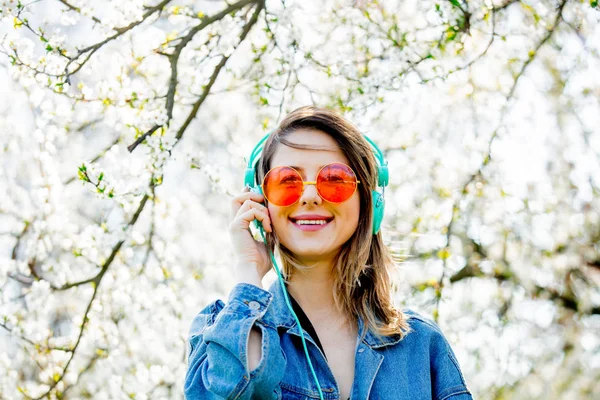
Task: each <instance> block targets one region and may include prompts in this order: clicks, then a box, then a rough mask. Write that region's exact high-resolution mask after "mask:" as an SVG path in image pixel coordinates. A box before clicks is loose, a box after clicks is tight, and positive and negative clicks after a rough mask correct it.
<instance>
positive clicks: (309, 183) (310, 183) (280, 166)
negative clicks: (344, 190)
mask: <svg viewBox="0 0 600 400" xmlns="http://www.w3.org/2000/svg"><path fill="white" fill-rule="evenodd" d="M332 164H342V165H344V166H346V167H348V168H349V169H350V171H352V173H353V174H354V176H356V172H354V170H353V169H352V167H351V166H349V165H348V164H346V163H343V162H338V161H335V162H332V163H329V164H326V165H323V166H322V167H321V168H320V169H319V171H318V172H317V176H319V174H320V173H321V171H322V170H323V168H325V167H328V166H330V165H332ZM282 167H285V168H290V169H293V170H294V171H296V173H297V174H298V176H299V177H300V180H302V174H300V172H298V170H297V169H295V168H292V167H290V166H287V165H279V166H277V167H273V168H271V169H270V170H269V171H267V173H266V174H265V176H264V177H263V179H262V183H261V184H260V189H261V191H262V193H263V196H265V199H266V200H267V201H269V202H271V201H270V200H269V198H268V197H267V194H266V193H265V188H264V184H265V178H266V177H267V176H268V175H269V173H270V172H271V171H273V170H274V169H276V168H282ZM359 184H360V181H359V180H358V179H357V180H356V186H355V187H354V192H352V194H351V195H350V196H348V198H347V199H346V200H344V201H341V202H339V203H336V202H333V201H329V200H327V199H325V198H324V197H323V196H321V193H320V192H319V187H318V186H317V194H318V195H319V197H320V198H322V199H323V200H325V201H326V202H328V203H332V204H343V203H345V202H346V201H348V200H350V197H352V196H353V195H354V193H355V192H356V190H357V189H358V185H359ZM306 185H315V186H316V185H317V181H305V180H302V193H300V196H298V199H297V200H296V201H295V202H293V203H292V204H290V205H287V206H278V205H277V204H275V203H273V202H271V203H273V205H276V206H277V207H290V206H293V205H294V204H296V203H297V202H298V201H299V200H300V198H301V197H302V194H304V187H305V186H306Z"/></svg>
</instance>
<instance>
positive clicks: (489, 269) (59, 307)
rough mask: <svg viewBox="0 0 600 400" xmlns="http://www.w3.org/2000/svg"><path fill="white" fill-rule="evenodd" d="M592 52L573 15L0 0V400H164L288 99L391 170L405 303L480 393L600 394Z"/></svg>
mask: <svg viewBox="0 0 600 400" xmlns="http://www.w3.org/2000/svg"><path fill="white" fill-rule="evenodd" d="M599 51H600V11H599V9H598V2H597V1H588V0H585V1H583V0H530V1H525V0H523V1H517V0H473V1H466V0H447V1H444V0H438V1H426V0H412V1H409V0H406V1H398V0H396V1H392V0H390V1H366V0H363V1H358V0H357V1H354V2H350V1H347V0H346V1H343V0H337V1H291V0H288V1H286V0H281V1H278V0H273V1H267V2H265V1H263V0H240V1H237V2H235V1H218V0H217V1H209V0H204V1H202V0H199V1H191V0H161V1H159V0H106V1H102V2H98V1H92V0H44V1H41V0H37V1H36V0H29V1H27V0H22V1H20V0H2V1H0V81H1V82H2V89H1V93H2V96H0V109H1V110H2V112H1V113H0V132H1V136H0V138H1V141H0V299H1V300H0V343H1V344H2V345H1V346H0V397H1V398H7V399H12V398H15V399H16V398H26V399H42V398H94V399H120V398H135V399H137V400H139V399H146V398H181V397H182V384H183V376H184V374H185V370H186V356H187V354H186V336H187V331H188V328H189V324H190V322H191V319H192V318H193V317H194V315H195V314H196V313H197V312H198V311H199V310H200V309H201V308H202V307H204V306H205V305H206V304H207V303H208V302H209V301H212V300H214V299H216V298H218V297H221V298H223V296H225V295H226V294H227V292H228V291H229V290H230V289H231V287H232V285H233V284H234V283H235V282H233V281H232V280H231V279H228V277H229V272H230V270H229V265H230V263H231V261H232V257H233V254H232V253H231V251H229V250H228V249H229V242H228V240H229V238H228V233H227V229H226V226H227V224H228V222H229V221H228V217H229V216H228V212H229V199H230V197H231V196H233V195H235V194H237V193H239V192H240V191H241V186H242V173H243V170H244V168H245V164H244V157H247V155H248V153H249V151H250V150H251V148H252V147H253V144H254V143H256V141H258V140H259V139H260V137H261V136H262V135H264V134H265V132H267V131H269V130H270V129H272V128H274V127H275V126H276V125H277V123H278V121H279V120H280V119H281V118H282V117H283V115H285V113H287V112H289V111H291V110H293V109H294V108H296V107H298V106H300V105H305V104H315V105H319V106H327V107H331V108H335V109H337V110H339V111H340V112H342V113H344V114H345V115H346V116H347V117H348V118H349V119H350V120H351V121H353V122H354V123H355V124H356V125H357V126H358V127H359V128H360V129H361V130H362V131H363V132H365V133H366V134H368V135H369V136H370V137H371V138H373V139H374V140H375V141H376V142H377V143H378V144H379V145H380V147H381V148H382V149H384V151H385V152H386V155H387V158H388V160H389V166H390V175H391V182H390V187H388V188H387V190H386V193H385V196H386V199H387V205H386V219H385V221H384V229H383V234H384V239H385V241H386V242H387V243H388V245H389V246H390V248H391V249H392V250H393V252H394V255H395V257H396V259H397V260H398V268H397V269H396V271H395V275H394V282H395V286H394V290H395V292H394V295H395V299H396V302H397V305H398V306H399V307H409V308H414V309H416V310H418V311H420V312H422V313H425V314H427V315H430V316H431V317H432V318H434V319H435V320H436V321H437V322H438V324H440V326H441V327H442V329H443V331H444V333H445V334H446V336H447V337H448V339H449V340H450V342H451V343H452V345H453V348H454V349H455V351H456V353H457V356H458V358H459V361H460V363H461V366H462V367H463V372H464V373H465V378H466V380H467V383H468V384H469V386H470V388H471V389H472V391H473V393H474V394H475V395H476V396H477V397H482V398H544V399H548V398H591V397H598V396H600V387H599V386H598V383H597V382H598V380H599V378H600V372H599V371H600V338H599V337H598V334H597V332H599V331H600V317H599V314H600V291H599V290H598V285H599V283H600V276H599V274H600V248H599V247H598V242H599V241H600V202H599V196H600V130H599V128H598V127H599V126H600V112H598V110H599V109H600V104H599V98H600V79H599V75H598V73H597V71H598V69H599V68H600V63H599ZM270 274H271V273H270ZM269 276H270V279H274V276H272V275H269Z"/></svg>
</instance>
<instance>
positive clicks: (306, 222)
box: [296, 219, 327, 225]
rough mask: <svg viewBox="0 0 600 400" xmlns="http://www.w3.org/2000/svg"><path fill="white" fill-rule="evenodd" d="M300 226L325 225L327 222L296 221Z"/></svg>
mask: <svg viewBox="0 0 600 400" xmlns="http://www.w3.org/2000/svg"><path fill="white" fill-rule="evenodd" d="M296 223H297V224H298V225H325V224H326V223H327V221H325V220H322V219H321V220H308V219H299V220H297V221H296Z"/></svg>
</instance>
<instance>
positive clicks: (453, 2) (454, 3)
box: [450, 0, 460, 8]
mask: <svg viewBox="0 0 600 400" xmlns="http://www.w3.org/2000/svg"><path fill="white" fill-rule="evenodd" d="M450 3H452V5H453V6H454V7H456V8H460V3H459V2H458V0H450Z"/></svg>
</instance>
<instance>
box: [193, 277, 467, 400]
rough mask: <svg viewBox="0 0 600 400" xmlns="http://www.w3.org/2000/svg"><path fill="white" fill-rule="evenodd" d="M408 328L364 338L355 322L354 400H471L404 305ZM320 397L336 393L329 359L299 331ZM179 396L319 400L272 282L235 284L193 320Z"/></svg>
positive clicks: (431, 326)
mask: <svg viewBox="0 0 600 400" xmlns="http://www.w3.org/2000/svg"><path fill="white" fill-rule="evenodd" d="M404 312H405V313H406V315H407V317H408V323H409V325H410V327H411V331H410V332H409V333H408V334H407V335H406V336H405V337H404V339H400V337H399V336H391V337H383V336H378V335H375V334H373V333H372V332H371V331H370V330H369V331H367V332H366V334H365V336H364V338H363V339H362V340H360V338H361V337H362V333H363V329H364V323H363V321H362V319H361V318H360V317H359V319H358V337H357V343H356V350H355V370H354V383H353V385H352V391H351V396H350V398H351V399H352V400H366V399H377V400H388V399H389V400H392V399H393V400H404V399H406V400H409V399H410V400H419V399H434V400H446V399H450V400H472V397H471V394H470V392H469V390H468V388H467V384H466V382H465V379H464V377H463V375H462V372H461V370H460V367H459V364H458V362H457V360H456V357H455V355H454V352H453V351H452V349H451V348H450V345H449V344H448V342H447V340H446V338H445V337H444V335H443V334H442V332H441V331H440V329H439V328H438V326H437V325H436V324H435V323H434V322H433V321H431V320H428V319H425V318H423V317H422V316H420V315H419V314H418V313H416V312H414V311H411V310H404ZM253 325H256V326H257V327H259V328H260V329H261V331H262V354H261V360H260V362H259V364H258V365H257V366H256V368H255V369H254V370H252V371H249V370H248V360H247V358H246V355H247V347H248V339H249V335H250V330H251V329H252V326H253ZM304 337H305V339H306V347H307V349H308V352H309V354H310V357H311V361H312V364H313V368H314V369H315V372H316V374H317V378H318V379H319V384H320V386H321V390H322V392H323V397H324V399H339V398H340V393H339V389H338V387H337V384H336V382H335V378H334V376H333V373H332V372H331V369H330V368H329V365H328V364H327V361H326V359H325V357H324V355H323V353H322V352H321V350H320V349H319V347H318V346H317V345H316V344H315V341H314V340H313V338H311V337H310V336H309V334H308V333H307V332H306V331H304ZM184 391H185V397H186V399H188V400H199V399H204V400H207V399H261V400H262V399H265V400H266V399H292V400H300V399H302V400H307V399H319V392H318V389H317V387H316V384H315V382H314V380H313V376H312V373H311V371H310V369H309V367H308V363H307V361H306V358H305V355H304V348H303V346H302V341H301V338H300V332H299V329H298V326H297V324H296V321H295V319H294V317H293V316H292V314H291V313H290V311H289V310H288V308H287V304H286V302H285V298H284V295H283V292H282V290H281V286H280V283H279V281H278V280H276V281H275V282H274V283H273V284H272V285H271V286H270V287H269V290H268V291H267V290H264V289H261V288H259V287H258V286H255V285H251V284H248V283H239V284H237V285H236V286H235V287H234V288H233V289H232V291H231V293H230V294H229V299H228V301H227V304H224V303H223V302H222V301H221V300H216V301H214V302H213V303H211V304H209V305H208V306H206V307H205V308H204V309H203V310H202V311H200V313H199V314H198V315H197V316H196V317H195V318H194V320H193V322H192V326H191V329H190V333H189V338H188V370H187V373H186V376H185V387H184Z"/></svg>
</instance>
